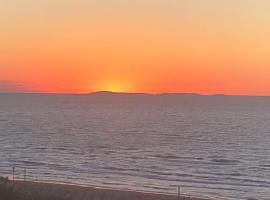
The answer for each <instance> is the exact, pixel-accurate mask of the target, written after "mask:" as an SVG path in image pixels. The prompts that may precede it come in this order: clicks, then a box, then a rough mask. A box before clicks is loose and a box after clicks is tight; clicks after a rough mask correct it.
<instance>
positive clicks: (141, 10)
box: [0, 0, 270, 95]
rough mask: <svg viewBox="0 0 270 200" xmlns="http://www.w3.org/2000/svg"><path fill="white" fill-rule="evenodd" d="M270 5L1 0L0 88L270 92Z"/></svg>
mask: <svg viewBox="0 0 270 200" xmlns="http://www.w3.org/2000/svg"><path fill="white" fill-rule="evenodd" d="M269 10H270V1H269V0H46V1H44V0H1V1H0V92H45V93H90V92H94V91H114V92H147V93H189V92H190V93H200V94H216V93H223V94H228V95H270V56H269V55H270V37H269V35H270V26H269V24H270V12H269Z"/></svg>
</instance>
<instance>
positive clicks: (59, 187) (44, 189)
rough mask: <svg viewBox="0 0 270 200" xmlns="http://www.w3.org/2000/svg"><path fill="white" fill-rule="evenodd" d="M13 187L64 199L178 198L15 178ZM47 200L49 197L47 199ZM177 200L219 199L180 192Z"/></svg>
mask: <svg viewBox="0 0 270 200" xmlns="http://www.w3.org/2000/svg"><path fill="white" fill-rule="evenodd" d="M15 187H16V188H17V189H19V190H20V191H22V192H23V193H25V194H38V195H39V196H41V197H51V198H59V199H65V200H89V199H94V200H126V199H128V200H178V196H177V194H175V195H173V194H162V193H155V192H146V191H134V190H124V189H114V188H102V187H98V186H83V185H75V184H74V185H72V184H61V183H44V182H32V181H22V180H16V181H15ZM48 200H49V199H48ZM179 200H221V199H219V198H203V197H194V196H188V195H186V194H182V195H181V196H180V198H179Z"/></svg>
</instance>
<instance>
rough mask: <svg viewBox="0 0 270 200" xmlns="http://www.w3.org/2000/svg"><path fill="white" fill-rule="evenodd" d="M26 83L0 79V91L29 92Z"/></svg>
mask: <svg viewBox="0 0 270 200" xmlns="http://www.w3.org/2000/svg"><path fill="white" fill-rule="evenodd" d="M27 85H28V84H27V83H20V82H14V81H5V80H0V92H2V93H3V92H29V91H30V89H29V87H27Z"/></svg>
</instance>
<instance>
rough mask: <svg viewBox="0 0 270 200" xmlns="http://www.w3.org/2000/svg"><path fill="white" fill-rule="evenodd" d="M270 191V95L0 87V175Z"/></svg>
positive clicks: (207, 191) (159, 189)
mask: <svg viewBox="0 0 270 200" xmlns="http://www.w3.org/2000/svg"><path fill="white" fill-rule="evenodd" d="M13 170H14V177H15V179H26V180H31V181H40V182H53V183H62V184H75V185H83V186H96V187H103V188H114V189H123V190H136V191H144V192H155V193H165V194H177V192H178V186H179V187H180V193H181V194H187V195H191V196H199V197H219V198H218V199H227V200H242V199H243V200H251V199H254V200H255V199H260V200H269V199H270V97H248V96H225V95H212V96H202V95H197V94H160V95H149V94H115V93H109V92H99V93H94V94H89V95H58V94H0V175H1V176H6V177H10V178H13Z"/></svg>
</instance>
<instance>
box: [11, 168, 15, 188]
mask: <svg viewBox="0 0 270 200" xmlns="http://www.w3.org/2000/svg"><path fill="white" fill-rule="evenodd" d="M12 182H13V185H14V182H15V167H14V166H13V167H12Z"/></svg>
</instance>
